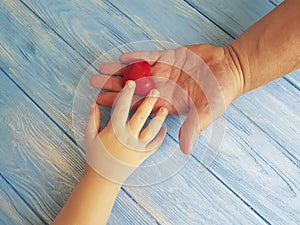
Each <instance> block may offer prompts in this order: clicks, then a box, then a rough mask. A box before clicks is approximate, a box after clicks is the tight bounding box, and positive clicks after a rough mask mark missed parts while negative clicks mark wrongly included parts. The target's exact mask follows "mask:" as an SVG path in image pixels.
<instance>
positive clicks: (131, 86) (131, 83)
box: [126, 80, 135, 88]
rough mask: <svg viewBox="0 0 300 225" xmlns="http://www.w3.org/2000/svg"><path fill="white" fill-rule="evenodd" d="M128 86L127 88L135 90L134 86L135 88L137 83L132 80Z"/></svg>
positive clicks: (128, 82)
mask: <svg viewBox="0 0 300 225" xmlns="http://www.w3.org/2000/svg"><path fill="white" fill-rule="evenodd" d="M126 84H127V87H129V88H134V86H135V82H134V81H132V80H129V81H127V83H126Z"/></svg>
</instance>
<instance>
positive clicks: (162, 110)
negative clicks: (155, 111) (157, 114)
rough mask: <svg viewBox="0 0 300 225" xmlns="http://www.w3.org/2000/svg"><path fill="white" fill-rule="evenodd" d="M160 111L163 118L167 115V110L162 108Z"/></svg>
mask: <svg viewBox="0 0 300 225" xmlns="http://www.w3.org/2000/svg"><path fill="white" fill-rule="evenodd" d="M160 110H161V114H162V115H163V116H166V115H168V109H167V108H165V107H162V108H161V109H160Z"/></svg>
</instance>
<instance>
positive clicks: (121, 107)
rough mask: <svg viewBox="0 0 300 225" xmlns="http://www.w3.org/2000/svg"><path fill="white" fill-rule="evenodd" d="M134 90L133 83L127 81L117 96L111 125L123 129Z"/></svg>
mask: <svg viewBox="0 0 300 225" xmlns="http://www.w3.org/2000/svg"><path fill="white" fill-rule="evenodd" d="M134 89H135V82H134V81H132V80H129V81H127V83H126V85H125V87H124V88H123V89H122V91H121V92H120V94H119V95H118V96H117V99H116V103H115V107H114V110H113V113H112V116H111V121H112V123H113V124H114V125H115V126H117V127H124V126H125V125H126V122H127V118H128V114H129V110H130V106H131V101H132V97H133V94H134Z"/></svg>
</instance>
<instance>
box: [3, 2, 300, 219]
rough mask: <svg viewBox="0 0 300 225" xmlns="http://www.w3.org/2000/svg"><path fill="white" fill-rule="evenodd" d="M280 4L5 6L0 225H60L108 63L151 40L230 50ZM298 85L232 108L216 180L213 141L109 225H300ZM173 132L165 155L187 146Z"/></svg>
mask: <svg viewBox="0 0 300 225" xmlns="http://www.w3.org/2000/svg"><path fill="white" fill-rule="evenodd" d="M277 4H279V1H276V0H271V1H267V0H253V1H248V0H229V1H225V0H185V1H184V0H173V1H160V0H152V1H149V0H148V1H146V0H131V1H120V0H119V1H118V0H111V1H100V0H73V1H67V0H60V1H58V0H51V1H50V0H48V1H40V0H1V1H0V29H1V33H0V159H1V161H0V168H1V170H0V200H1V201H0V202H1V203H0V205H1V206H0V224H49V223H51V221H52V220H53V219H54V218H55V216H56V215H57V213H58V212H59V210H60V209H61V207H62V206H63V205H64V203H65V201H66V200H67V198H68V196H69V195H70V193H71V191H72V189H73V188H74V186H75V185H76V183H77V182H78V179H79V178H80V176H81V174H82V172H83V170H84V153H83V151H82V149H80V148H79V147H78V145H77V144H76V140H75V138H74V134H73V127H72V103H73V98H74V95H75V90H76V87H77V85H78V82H79V81H80V78H81V76H82V74H83V73H84V71H85V70H86V69H87V68H88V67H89V66H90V65H91V63H92V62H93V61H94V60H95V59H96V58H97V57H98V56H99V55H102V54H104V53H105V52H107V51H110V50H111V49H113V48H115V47H116V46H119V45H121V44H126V43H130V42H134V41H144V40H162V41H170V42H175V43H178V44H179V45H187V44H194V43H210V44H214V45H218V46H222V45H225V44H228V43H230V42H231V41H232V40H233V39H234V38H236V37H237V36H238V35H239V34H241V33H242V32H243V31H244V30H246V29H247V28H248V27H249V26H251V25H252V24H253V23H255V22H256V21H257V20H259V19H260V18H261V17H263V16H264V15H265V14H267V13H268V12H269V11H270V10H272V9H273V8H274V7H275V6H276V5H277ZM299 73H300V72H299V71H295V72H294V73H292V74H289V75H287V76H286V77H284V78H281V79H278V80H276V81H274V82H272V83H270V84H268V85H266V86H264V87H262V88H260V89H257V90H255V91H253V92H250V93H248V94H246V95H244V96H243V97H241V98H239V99H238V100H236V101H235V102H234V103H233V104H232V106H231V107H230V108H229V109H228V110H227V111H226V113H225V114H224V116H223V119H224V120H225V121H226V130H225V136H224V139H223V143H222V145H221V147H220V149H219V151H220V152H219V154H218V156H217V157H216V159H215V160H214V161H213V162H212V164H210V166H209V167H208V169H206V170H204V171H203V170H202V169H201V168H203V167H202V162H201V159H202V154H201V153H202V152H201V146H202V141H203V140H204V141H205V134H206V133H208V132H209V130H208V131H206V133H204V134H203V137H202V138H201V137H200V138H199V141H198V143H197V148H196V149H195V151H194V153H193V155H192V156H191V159H190V160H189V162H188V163H187V165H186V166H185V167H184V168H183V169H182V170H181V171H180V172H179V173H177V174H176V175H174V176H172V177H171V178H170V179H168V180H166V181H164V182H161V183H158V184H155V185H149V186H145V187H133V186H124V187H123V188H122V190H121V192H120V194H119V196H118V198H117V201H116V204H115V206H114V208H113V212H112V215H111V217H110V220H109V224H274V225H275V224H288V225H292V224H295V225H296V224H300V161H299V159H300V76H299ZM175 127H176V124H175V125H174V128H172V126H171V127H168V128H169V136H168V138H167V139H166V141H167V142H168V143H169V144H168V145H167V146H174V145H177V143H176V136H177V134H176V132H175V130H176V129H175ZM172 137H174V138H172ZM165 146H166V145H165ZM165 148H167V147H165Z"/></svg>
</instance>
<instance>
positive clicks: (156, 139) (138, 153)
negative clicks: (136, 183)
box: [85, 81, 168, 183]
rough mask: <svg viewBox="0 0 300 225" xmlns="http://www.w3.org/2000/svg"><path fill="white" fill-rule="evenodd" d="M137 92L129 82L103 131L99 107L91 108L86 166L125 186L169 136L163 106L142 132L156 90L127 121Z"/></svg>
mask: <svg viewBox="0 0 300 225" xmlns="http://www.w3.org/2000/svg"><path fill="white" fill-rule="evenodd" d="M134 90H135V82H134V81H128V82H127V83H126V85H125V87H124V88H123V90H122V91H121V93H120V95H119V96H118V98H117V100H116V104H115V108H114V110H113V113H112V116H111V120H110V122H109V124H108V125H107V127H106V128H104V129H103V130H102V131H101V132H99V128H100V110H99V107H98V106H97V105H96V104H93V105H91V109H90V114H89V117H88V120H87V127H86V135H85V147H86V158H87V163H88V164H89V166H90V167H92V168H93V169H94V170H95V171H96V172H97V173H98V174H100V175H101V176H103V177H105V178H107V179H109V180H112V181H114V182H117V183H123V182H124V181H125V180H126V179H127V177H128V176H129V175H130V174H131V173H132V172H133V171H134V170H135V169H136V168H137V167H138V166H139V165H140V164H141V163H142V162H143V161H144V160H145V159H146V158H147V157H149V156H150V155H151V154H152V153H153V152H154V151H155V150H156V149H158V147H159V146H160V145H161V144H162V142H163V140H164V137H165V135H166V129H165V128H162V125H163V122H164V120H165V118H166V116H167V114H168V111H167V109H166V108H164V107H161V108H160V109H159V110H158V111H157V113H156V115H155V117H154V118H153V119H152V120H151V121H150V122H149V124H148V125H147V127H145V128H144V129H142V128H143V126H144V124H145V122H146V120H147V118H148V116H149V115H150V113H151V111H152V109H153V107H154V105H155V103H156V101H157V99H158V97H159V92H158V91H157V90H152V91H151V92H150V93H149V94H148V96H147V97H146V98H145V100H144V101H143V102H142V104H141V105H140V106H139V107H138V109H137V110H136V112H135V113H134V115H133V116H132V117H131V119H130V120H129V121H128V122H127V119H128V114H129V111H130V106H131V101H132V97H133V95H134Z"/></svg>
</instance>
